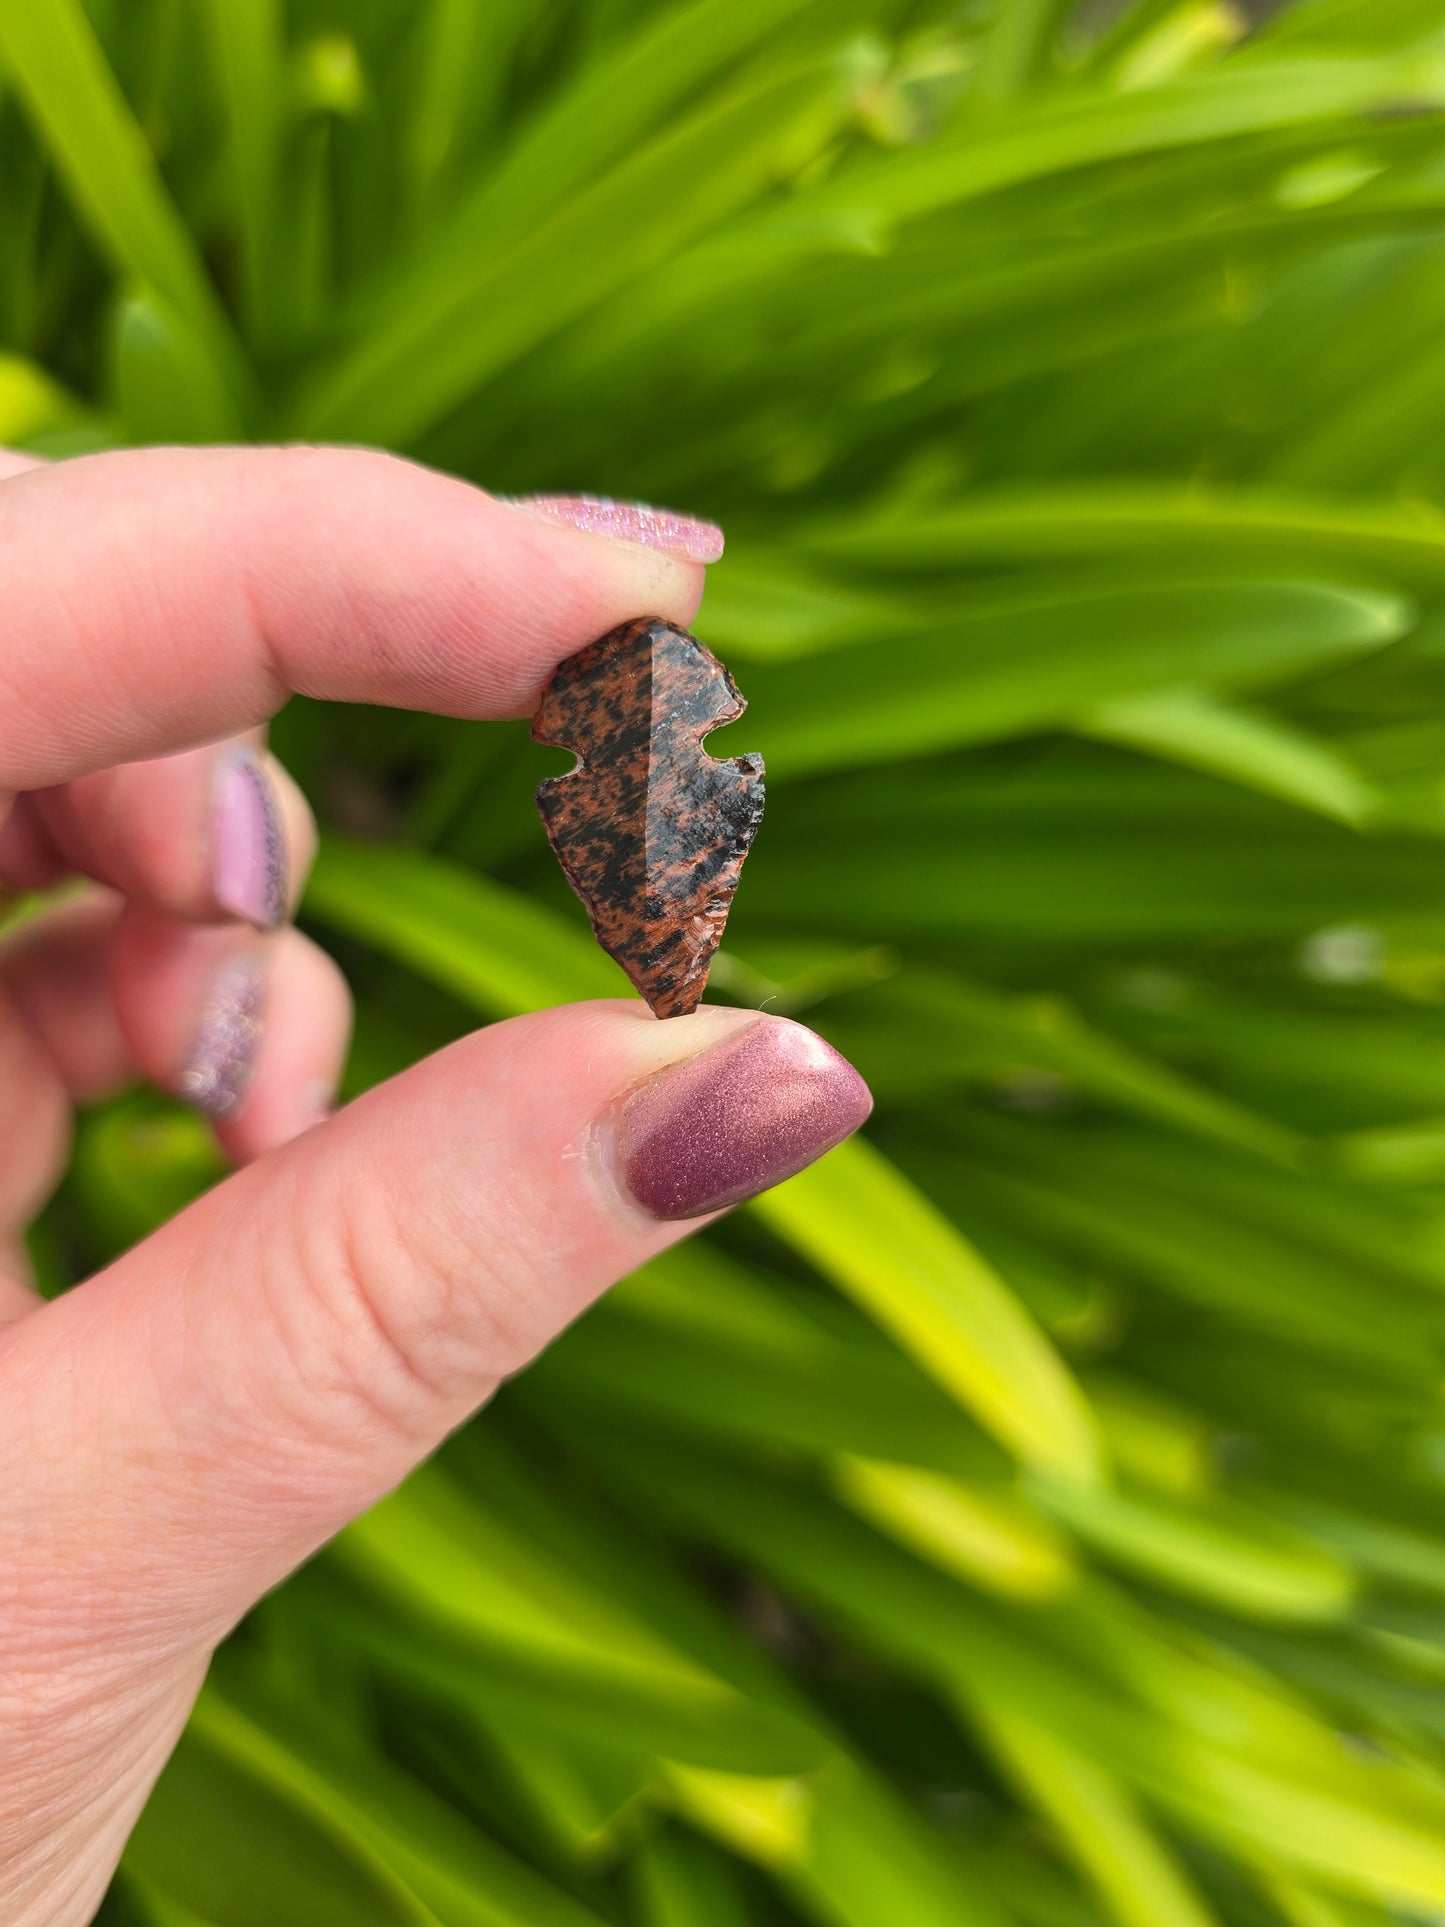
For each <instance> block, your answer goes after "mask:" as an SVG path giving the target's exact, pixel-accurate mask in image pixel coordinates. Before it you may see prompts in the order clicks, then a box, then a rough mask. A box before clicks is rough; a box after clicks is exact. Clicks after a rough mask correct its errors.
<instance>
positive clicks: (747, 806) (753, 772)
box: [532, 616, 763, 1017]
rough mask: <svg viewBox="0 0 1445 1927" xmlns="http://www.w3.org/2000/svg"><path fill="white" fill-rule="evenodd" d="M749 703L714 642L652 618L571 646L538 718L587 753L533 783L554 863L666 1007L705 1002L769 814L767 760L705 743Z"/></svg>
mask: <svg viewBox="0 0 1445 1927" xmlns="http://www.w3.org/2000/svg"><path fill="white" fill-rule="evenodd" d="M746 707H747V704H746V703H745V702H744V701H743V698H742V697H741V696H740V695H739V694H738V691H737V687H736V685H735V684H734V682H733V679H732V677H731V676H730V675H729V674H728V672H727V670H726V669H725V668H724V667H723V665H722V664H721V663H720V662H719V661H718V659H717V657H716V656H715V655H714V654H713V653H712V651H711V650H710V649H708V648H706V647H704V645H703V644H702V643H700V642H699V641H698V640H697V638H696V637H695V636H690V635H688V633H687V631H686V630H685V629H677V628H674V626H673V625H672V624H671V623H670V622H663V621H661V620H659V619H658V618H656V617H649V616H644V617H642V618H640V619H639V620H638V621H636V622H625V623H623V624H622V626H621V628H618V629H614V630H613V631H612V632H611V634H610V635H606V636H603V637H602V638H601V639H600V640H599V641H597V642H594V643H591V644H589V645H588V647H587V648H586V649H583V650H580V651H579V652H578V653H577V654H576V655H575V656H569V657H568V658H567V660H566V662H564V663H562V664H561V665H560V666H559V667H558V669H557V672H556V674H555V675H554V676H553V678H552V680H551V682H550V683H548V685H547V687H546V689H545V691H544V692H543V695H542V701H541V705H540V707H539V708H538V710H537V714H536V717H535V718H534V720H533V723H532V740H533V741H534V742H537V743H553V744H556V745H557V746H558V747H559V748H562V749H570V750H573V751H575V753H576V755H577V756H578V757H579V759H580V760H579V762H578V765H577V767H576V768H575V769H572V770H569V771H568V772H567V774H566V775H565V776H553V777H549V778H548V780H547V781H546V782H545V783H542V784H540V785H539V786H538V789H537V807H538V809H539V810H540V811H541V812H542V821H543V822H544V823H545V824H546V826H547V835H548V837H549V839H550V840H551V844H552V848H553V849H554V850H555V851H556V852H557V860H558V861H559V862H560V864H561V865H562V868H563V870H564V871H565V872H566V874H567V880H568V882H569V883H570V884H571V885H572V888H573V889H574V890H575V891H576V892H577V894H578V896H579V897H581V899H582V901H583V903H584V904H585V905H586V906H587V911H588V914H589V915H590V917H591V918H592V928H593V929H594V930H595V931H596V933H597V941H598V942H599V943H600V944H601V945H602V948H603V949H604V950H605V951H606V952H607V953H608V955H609V956H611V957H615V958H616V960H617V962H618V963H619V964H621V966H622V968H623V969H624V970H625V971H626V972H627V974H628V976H629V977H630V978H631V979H632V981H633V983H634V984H635V985H636V986H637V989H638V990H639V991H640V992H641V994H642V995H643V996H644V997H645V998H646V999H647V1001H648V1003H649V1004H650V1005H651V1006H652V1008H653V1010H654V1011H655V1012H656V1014H657V1015H658V1016H659V1017H682V1016H685V1015H686V1014H687V1012H688V1011H690V1010H695V1009H696V1008H697V1006H698V1004H699V1002H700V1001H701V999H702V993H703V991H704V989H705V988H706V986H707V973H708V967H709V965H710V964H711V963H712V959H713V953H714V952H715V951H716V949H717V947H718V944H719V943H720V942H721V941H722V933H723V925H724V924H725V923H726V922H727V916H728V909H729V906H730V905H731V903H732V899H733V892H734V890H736V889H737V887H738V875H739V873H740V871H741V870H742V867H743V858H744V857H745V856H746V855H747V853H748V846H749V845H750V844H751V842H752V840H753V837H754V835H755V834H756V832H757V827H758V824H759V823H760V822H761V821H762V815H763V759H762V757H761V756H734V757H731V758H729V759H728V760H726V761H720V760H718V759H716V758H714V757H711V756H709V755H707V754H706V753H705V752H704V750H703V747H702V740H703V738H704V736H706V735H707V734H708V732H709V731H710V730H714V729H717V728H719V727H720V726H721V725H722V724H723V723H730V722H732V721H733V719H734V718H735V717H737V716H741V715H742V713H743V711H744V709H746Z"/></svg>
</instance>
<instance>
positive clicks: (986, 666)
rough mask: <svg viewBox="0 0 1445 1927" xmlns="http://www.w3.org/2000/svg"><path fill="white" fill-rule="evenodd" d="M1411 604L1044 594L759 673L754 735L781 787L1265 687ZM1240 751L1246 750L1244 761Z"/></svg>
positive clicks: (1185, 592)
mask: <svg viewBox="0 0 1445 1927" xmlns="http://www.w3.org/2000/svg"><path fill="white" fill-rule="evenodd" d="M1411 620H1412V611H1411V608H1410V606H1409V604H1408V603H1405V602H1404V601H1402V600H1401V599H1400V598H1399V597H1395V596H1387V595H1381V594H1379V593H1377V592H1375V591H1371V590H1364V589H1358V590H1350V589H1342V588H1336V587H1334V586H1332V585H1329V584H1325V583H1309V582H1294V583H1291V582H1247V581H1246V582H1238V583H1221V582H1218V581H1210V582H1205V581H1199V582H1194V583H1189V584H1183V583H1179V584H1166V585H1160V586H1157V587H1156V586H1149V585H1146V586H1143V587H1131V588H1125V589H1120V588H1097V587H1089V586H1084V585H1081V586H1079V587H1077V588H1075V589H1073V590H1072V591H1070V590H1068V589H1057V588H1053V589H1048V588H1036V589H1033V590H1032V591H1031V592H1027V593H1024V594H1016V595H1015V596H1013V597H1010V598H1008V599H1004V598H1000V599H999V606H996V607H993V608H990V607H989V606H988V602H987V600H984V601H983V603H982V606H981V607H979V608H978V609H977V610H976V611H975V612H972V613H968V614H964V615H963V616H962V617H961V618H960V619H958V620H956V621H955V622H953V623H950V624H949V625H947V626H946V627H941V628H940V629H938V630H937V631H936V632H934V633H931V634H926V635H923V636H907V637H902V638H899V639H897V640H895V641H894V642H893V643H892V644H891V645H890V647H889V648H888V649H887V650H878V649H872V648H861V647H853V648H848V649H840V650H835V651H832V652H830V654H829V655H828V657H827V660H826V665H825V668H824V671H823V673H820V671H819V668H818V666H817V665H816V664H815V663H814V662H812V661H811V660H808V659H806V658H805V659H803V660H801V661H797V662H788V663H779V664H776V665H773V664H768V665H764V664H761V663H759V664H757V665H755V666H754V668H753V669H752V670H751V672H750V674H749V677H748V689H749V698H750V703H751V707H752V712H753V713H752V714H751V715H750V716H749V725H750V727H751V728H752V729H753V730H754V731H755V732H756V731H761V732H762V736H761V738H760V740H765V741H766V742H767V744H768V768H769V773H770V775H771V776H772V777H773V779H774V780H777V778H778V777H779V776H781V777H783V778H784V779H786V780H793V779H796V778H797V777H799V776H802V775H806V774H812V773H813V772H815V771H818V770H825V769H837V768H840V767H848V766H850V765H854V764H859V763H878V762H884V761H887V760H889V759H890V758H897V757H904V756H912V755H920V754H926V753H928V752H930V751H933V750H938V749H942V748H945V747H956V746H958V745H961V744H969V743H986V742H992V741H996V740H998V739H1000V738H1003V737H1008V736H1016V735H1021V734H1024V733H1025V732H1027V731H1031V730H1041V729H1047V728H1051V727H1054V726H1057V725H1058V724H1061V723H1068V722H1072V721H1074V720H1076V719H1078V718H1079V717H1081V716H1085V715H1088V714H1090V713H1092V712H1093V711H1095V710H1096V709H1097V707H1098V705H1099V704H1101V703H1104V702H1107V701H1109V700H1110V699H1116V698H1119V697H1124V696H1129V695H1133V694H1135V693H1137V692H1146V691H1147V692H1150V693H1151V694H1152V693H1154V692H1157V691H1159V690H1161V689H1165V688H1168V687H1169V686H1171V685H1174V684H1177V683H1179V682H1182V681H1186V680H1189V679H1192V678H1195V677H1199V678H1207V679H1208V684H1209V687H1210V688H1212V689H1221V690H1231V689H1249V688H1259V687H1262V686H1268V684H1269V683H1270V682H1272V681H1282V680H1285V679H1286V678H1288V677H1290V676H1294V675H1298V674H1299V673H1300V672H1302V671H1305V670H1309V669H1322V668H1326V667H1329V666H1331V665H1332V664H1333V663H1335V662H1338V661H1342V660H1347V659H1348V658H1350V657H1351V656H1355V655H1361V654H1367V653H1369V652H1370V651H1372V650H1376V649H1379V648H1382V647H1383V646H1384V644H1386V643H1387V642H1390V641H1393V640H1394V639H1395V638H1396V637H1397V636H1400V635H1402V634H1404V633H1405V631H1406V630H1407V629H1408V627H1409V626H1410V623H1411ZM1237 754H1238V751H1237V749H1236V756H1237Z"/></svg>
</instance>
